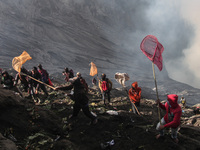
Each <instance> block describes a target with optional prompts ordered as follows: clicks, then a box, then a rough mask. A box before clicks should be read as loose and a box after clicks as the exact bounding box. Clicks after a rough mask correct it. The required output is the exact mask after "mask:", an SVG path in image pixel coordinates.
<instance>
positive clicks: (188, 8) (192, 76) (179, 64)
mask: <svg viewBox="0 0 200 150" xmlns="http://www.w3.org/2000/svg"><path fill="white" fill-rule="evenodd" d="M156 2H157V3H156V5H155V7H151V8H152V9H154V10H156V8H159V9H157V12H156V14H157V15H158V14H159V15H162V17H163V20H165V21H164V22H163V20H162V19H161V17H157V18H159V19H161V20H158V21H161V25H164V24H166V26H161V28H163V27H164V28H163V29H159V30H160V31H163V30H164V29H165V27H166V29H168V30H167V32H160V33H164V35H159V36H160V38H161V39H162V40H163V42H164V41H165V39H167V42H164V47H165V53H166V55H164V60H165V61H164V62H165V67H166V69H167V71H168V74H169V76H170V77H171V78H172V79H175V80H177V81H180V82H183V83H187V84H189V85H191V86H194V87H197V88H200V85H199V82H200V64H199V58H200V52H199V48H200V43H199V39H200V20H199V16H198V14H199V13H198V12H199V6H200V2H199V1H197V0H195V1H192V2H191V1H187V0H178V1H175V2H174V1H173V0H169V1H156ZM154 21H155V20H154ZM162 23H163V24H162ZM154 25H155V23H154ZM194 33H195V34H194ZM170 39H171V40H170ZM170 45H171V46H170ZM168 51H171V52H168ZM172 54H174V55H173V56H172ZM171 56H172V57H171ZM169 57H171V58H169Z"/></svg>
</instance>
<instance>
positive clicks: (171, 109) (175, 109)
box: [156, 94, 182, 143]
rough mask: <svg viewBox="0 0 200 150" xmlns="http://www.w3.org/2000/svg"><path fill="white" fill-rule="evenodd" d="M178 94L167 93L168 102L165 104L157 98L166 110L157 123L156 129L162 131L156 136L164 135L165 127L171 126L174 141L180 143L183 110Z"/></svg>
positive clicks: (161, 106)
mask: <svg viewBox="0 0 200 150" xmlns="http://www.w3.org/2000/svg"><path fill="white" fill-rule="evenodd" d="M177 101H178V96H177V95H176V94H170V95H167V102H166V103H165V104H164V105H163V104H162V103H160V100H157V103H158V104H159V107H160V108H162V109H164V110H166V114H165V116H164V117H163V118H162V119H161V121H160V122H159V123H158V124H157V127H156V129H157V130H158V131H159V132H160V134H158V135H157V136H156V138H157V139H158V138H160V137H162V136H164V129H165V128H171V137H172V139H173V140H174V142H176V143H178V141H179V140H178V138H177V132H178V129H179V126H180V124H181V115H182V110H181V107H180V106H179V104H178V102H177Z"/></svg>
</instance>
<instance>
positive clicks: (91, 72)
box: [90, 62, 97, 76]
mask: <svg viewBox="0 0 200 150" xmlns="http://www.w3.org/2000/svg"><path fill="white" fill-rule="evenodd" d="M90 65H91V68H90V76H94V75H96V74H97V67H96V65H95V64H94V63H93V62H91V63H90Z"/></svg>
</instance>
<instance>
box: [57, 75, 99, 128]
mask: <svg viewBox="0 0 200 150" xmlns="http://www.w3.org/2000/svg"><path fill="white" fill-rule="evenodd" d="M81 80H82V77H81V74H80V73H77V77H74V80H73V81H72V82H71V84H70V85H68V86H64V87H56V88H55V90H71V89H72V88H74V101H75V103H74V106H73V114H72V116H71V117H70V118H72V117H76V116H78V113H79V111H80V110H81V109H82V110H83V113H84V114H85V115H86V116H87V117H88V118H90V119H91V124H96V123H97V117H96V116H95V115H93V114H92V113H91V112H90V111H89V106H88V101H89V99H88V97H87V95H86V90H85V86H84V85H83V84H82V83H81Z"/></svg>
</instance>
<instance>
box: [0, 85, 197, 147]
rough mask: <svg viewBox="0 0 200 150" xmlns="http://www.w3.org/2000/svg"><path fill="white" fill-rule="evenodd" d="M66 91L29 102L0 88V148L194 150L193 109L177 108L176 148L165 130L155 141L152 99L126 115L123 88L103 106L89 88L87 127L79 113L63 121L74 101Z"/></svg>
mask: <svg viewBox="0 0 200 150" xmlns="http://www.w3.org/2000/svg"><path fill="white" fill-rule="evenodd" d="M67 92H69V91H66V92H63V91H53V90H50V89H49V97H47V98H45V97H44V96H43V93H42V92H41V93H39V95H38V100H40V103H35V102H34V100H32V99H27V98H20V97H19V95H17V94H15V93H14V92H12V91H9V90H5V89H2V87H0V122H1V123H0V150H1V149H2V150H15V149H18V150H24V149H27V150H35V149H37V150H40V149H41V150H43V149H45V150H49V149H52V150H79V149H81V150H94V149H96V150H101V149H112V150H121V149H127V150H135V149H141V150H157V149H166V150H169V149H171V150H172V149H180V150H185V149H186V150H187V149H188V150H189V149H190V150H197V149H200V142H199V141H200V129H199V126H200V115H198V114H196V115H195V114H194V108H193V107H186V108H184V109H183V110H184V112H183V115H182V124H181V129H180V131H179V135H178V136H179V143H178V144H176V143H174V142H173V141H172V139H171V138H170V134H169V131H167V132H166V136H165V138H164V139H159V140H157V139H156V138H155V136H156V134H157V131H156V130H155V126H156V124H157V122H158V113H157V107H156V105H155V100H150V99H146V98H145V97H144V96H143V98H142V100H141V107H140V113H141V116H139V115H135V114H133V113H132V112H131V111H130V109H131V105H130V102H129V100H128V98H127V94H126V92H125V91H124V90H123V89H113V90H112V92H111V97H112V98H111V103H110V104H109V105H107V106H104V105H103V102H102V100H101V96H100V92H99V91H98V88H96V87H90V90H89V94H88V96H89V98H90V109H91V111H92V112H93V113H95V114H96V115H97V116H98V123H97V124H96V125H90V119H88V118H87V117H86V116H84V114H83V113H82V112H80V113H79V116H78V117H77V118H76V119H74V120H69V119H68V117H69V115H70V114H71V113H72V106H73V103H74V102H73V101H72V100H71V99H70V98H69V97H68V96H66V93H67ZM24 94H25V96H27V95H26V93H24ZM144 95H145V94H144ZM161 115H162V116H163V115H164V112H163V111H162V112H161ZM108 143H110V144H108Z"/></svg>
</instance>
